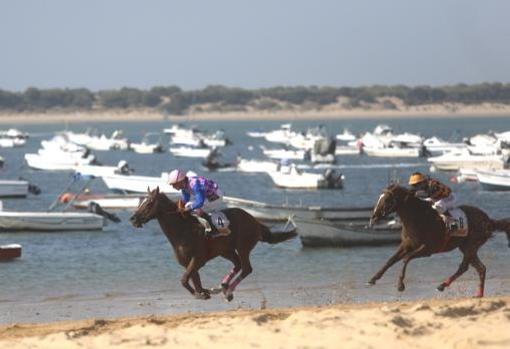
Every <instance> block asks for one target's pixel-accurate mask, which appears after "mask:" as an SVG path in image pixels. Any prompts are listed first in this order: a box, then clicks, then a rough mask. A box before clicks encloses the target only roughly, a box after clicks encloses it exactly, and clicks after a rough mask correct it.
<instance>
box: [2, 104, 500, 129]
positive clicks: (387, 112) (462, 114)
mask: <svg viewBox="0 0 510 349" xmlns="http://www.w3.org/2000/svg"><path fill="white" fill-rule="evenodd" d="M484 116H490V117H510V105H505V104H493V103H486V104H479V105H460V104H448V105H445V104H441V105H435V104H431V105H420V106H399V108H397V109H382V108H380V107H377V106H374V107H373V108H365V109H363V108H357V109H345V108H339V107H336V106H328V107H325V108H323V109H320V110H280V111H277V112H263V111H256V110H252V111H246V112H221V113H220V112H218V113H212V112H200V113H193V114H190V115H165V114H162V113H160V112H158V111H157V110H154V109H138V110H125V109H123V110H113V109H112V110H93V111H75V112H65V111H48V112H45V113H36V112H34V113H7V112H4V113H0V124H4V125H6V124H13V125H15V124H42V123H69V124H73V123H91V122H115V121H125V122H140V121H164V120H168V121H170V122H184V121H215V120H236V121H242V120H314V119H322V120H327V119H408V118H424V117H427V118H431V119H434V118H444V117H448V118H455V117H459V118H469V117H484Z"/></svg>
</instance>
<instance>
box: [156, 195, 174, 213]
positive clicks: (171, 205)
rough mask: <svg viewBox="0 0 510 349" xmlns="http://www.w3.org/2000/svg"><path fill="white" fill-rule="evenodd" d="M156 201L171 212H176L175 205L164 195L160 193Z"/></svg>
mask: <svg viewBox="0 0 510 349" xmlns="http://www.w3.org/2000/svg"><path fill="white" fill-rule="evenodd" d="M157 199H158V200H160V201H162V202H163V203H164V204H166V205H168V206H170V209H171V211H177V203H175V202H173V201H172V200H171V199H170V198H169V197H168V196H166V194H165V193H163V192H160V193H159V194H157Z"/></svg>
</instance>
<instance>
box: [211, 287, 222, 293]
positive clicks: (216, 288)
mask: <svg viewBox="0 0 510 349" xmlns="http://www.w3.org/2000/svg"><path fill="white" fill-rule="evenodd" d="M221 292H223V288H222V287H213V288H210V289H209V293H210V294H218V293H221Z"/></svg>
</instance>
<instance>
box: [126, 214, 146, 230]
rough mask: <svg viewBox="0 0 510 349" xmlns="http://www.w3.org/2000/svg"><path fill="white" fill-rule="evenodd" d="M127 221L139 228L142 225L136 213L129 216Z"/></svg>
mask: <svg viewBox="0 0 510 349" xmlns="http://www.w3.org/2000/svg"><path fill="white" fill-rule="evenodd" d="M129 221H130V222H131V225H132V226H133V227H135V228H141V227H142V226H143V223H142V222H141V221H140V219H139V218H138V216H137V215H132V216H131V217H130V218H129Z"/></svg>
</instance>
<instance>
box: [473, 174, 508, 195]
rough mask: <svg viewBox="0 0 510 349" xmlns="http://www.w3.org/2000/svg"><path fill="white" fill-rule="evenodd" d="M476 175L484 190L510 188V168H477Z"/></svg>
mask: <svg viewBox="0 0 510 349" xmlns="http://www.w3.org/2000/svg"><path fill="white" fill-rule="evenodd" d="M476 176H477V177H478V182H480V185H481V187H482V189H484V190H494V191H504V190H510V170H494V171H486V170H477V171H476Z"/></svg>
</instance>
